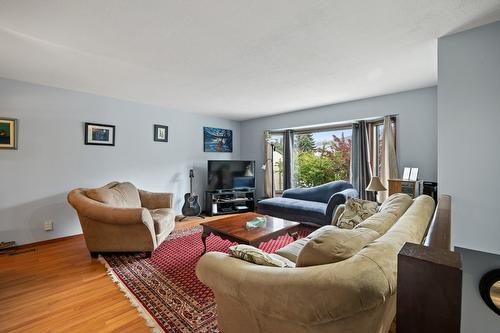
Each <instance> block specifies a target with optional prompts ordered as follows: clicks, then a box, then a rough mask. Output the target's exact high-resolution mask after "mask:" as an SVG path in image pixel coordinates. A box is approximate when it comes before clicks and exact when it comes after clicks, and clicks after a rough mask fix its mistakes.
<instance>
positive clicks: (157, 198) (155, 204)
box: [139, 190, 174, 209]
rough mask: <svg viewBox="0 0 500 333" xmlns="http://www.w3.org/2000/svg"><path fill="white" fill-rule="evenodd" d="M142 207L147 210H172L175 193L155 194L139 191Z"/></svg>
mask: <svg viewBox="0 0 500 333" xmlns="http://www.w3.org/2000/svg"><path fill="white" fill-rule="evenodd" d="M139 197H140V198H141V204H142V207H146V208H147V209H158V208H172V203H173V198H174V194H173V193H154V192H148V191H144V190H139Z"/></svg>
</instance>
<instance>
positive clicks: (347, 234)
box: [296, 228, 380, 267]
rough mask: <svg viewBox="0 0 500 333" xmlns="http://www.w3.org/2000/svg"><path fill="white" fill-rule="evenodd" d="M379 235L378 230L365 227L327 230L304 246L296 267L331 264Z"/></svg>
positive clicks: (355, 251)
mask: <svg viewBox="0 0 500 333" xmlns="http://www.w3.org/2000/svg"><path fill="white" fill-rule="evenodd" d="M379 237H380V235H379V234H378V233H377V232H376V231H373V230H370V229H365V228H358V229H352V230H347V229H340V228H335V229H328V230H325V231H324V232H322V233H320V234H318V235H317V236H316V237H314V238H312V239H311V240H309V241H308V242H307V244H306V245H305V246H304V247H303V248H302V250H301V251H300V253H299V256H298V257H297V262H296V267H305V266H315V265H324V264H331V263H335V262H339V261H342V260H345V259H348V258H350V257H352V256H353V255H355V254H356V253H358V252H359V251H360V250H361V249H362V248H363V247H365V246H366V245H368V244H369V243H371V242H373V241H374V240H375V239H377V238H379Z"/></svg>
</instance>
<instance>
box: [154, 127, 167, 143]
mask: <svg viewBox="0 0 500 333" xmlns="http://www.w3.org/2000/svg"><path fill="white" fill-rule="evenodd" d="M153 140H155V141H159V142H168V126H163V125H154V136H153Z"/></svg>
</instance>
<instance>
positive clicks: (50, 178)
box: [0, 79, 240, 244]
mask: <svg viewBox="0 0 500 333" xmlns="http://www.w3.org/2000/svg"><path fill="white" fill-rule="evenodd" d="M0 117H11V118H17V119H19V149H18V150H12V151H10V150H0V241H6V240H15V241H17V242H18V243H20V244H23V243H31V242H36V241H41V240H46V239H51V238H57V237H62V236H67V235H73V234H78V233H81V229H80V225H79V223H78V220H77V217H76V215H75V212H74V211H73V209H72V208H71V207H70V206H69V204H68V203H67V202H66V195H67V193H68V192H69V191H70V190H71V189H73V188H76V187H93V186H101V185H104V184H105V183H107V182H109V181H113V180H120V181H125V180H126V181H132V182H133V183H134V184H136V185H137V186H138V187H141V188H144V189H147V190H150V191H170V192H174V193H175V204H176V207H177V210H178V211H179V210H180V205H181V199H182V195H183V194H184V193H185V192H188V191H189V178H188V169H189V168H192V167H193V166H194V167H195V172H196V175H197V178H196V180H195V190H196V191H197V192H198V193H200V194H201V193H202V188H203V185H204V184H205V183H206V161H207V159H238V158H239V157H240V154H239V148H240V140H239V138H240V136H239V128H240V124H239V123H238V122H235V121H230V120H224V119H220V118H214V117H208V116H203V115H199V114H193V113H187V112H179V111H175V110H165V109H162V108H159V107H154V106H148V105H144V104H138V103H132V102H125V101H120V100H116V99H112V98H107V97H101V96H96V95H91V94H85V93H78V92H73V91H68V90H63V89H57V88H50V87H45V86H39V85H33V84H28V83H23V82H19V81H12V80H5V79H0ZM86 121H87V122H96V123H104V124H113V125H116V146H115V147H102V146H85V145H84V144H83V140H84V125H83V123H84V122H86ZM153 124H163V125H168V127H169V142H168V143H159V142H154V141H153ZM203 126H214V127H222V128H229V129H232V130H233V135H234V153H232V154H231V153H204V152H203V145H202V143H203V133H202V128H203ZM45 220H52V221H53V222H54V231H52V232H46V231H43V222H44V221H45Z"/></svg>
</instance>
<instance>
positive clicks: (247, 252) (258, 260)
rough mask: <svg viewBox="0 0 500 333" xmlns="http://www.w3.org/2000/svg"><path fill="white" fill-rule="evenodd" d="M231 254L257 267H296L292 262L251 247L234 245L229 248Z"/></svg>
mask: <svg viewBox="0 0 500 333" xmlns="http://www.w3.org/2000/svg"><path fill="white" fill-rule="evenodd" d="M229 253H230V254H231V255H232V256H233V257H236V258H239V259H243V260H245V261H248V262H252V263H254V264H257V265H263V266H275V267H295V264H294V263H293V262H291V261H290V260H288V259H286V258H283V257H281V256H279V255H276V254H270V253H267V252H265V251H262V250H261V249H258V248H256V247H254V246H250V245H244V244H239V245H233V246H231V247H229Z"/></svg>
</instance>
